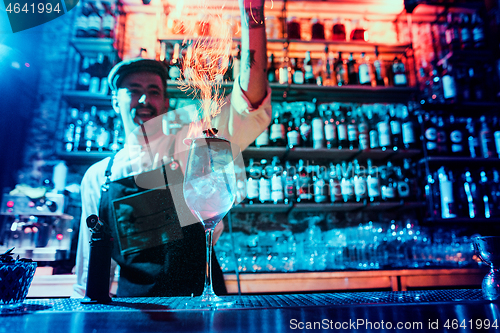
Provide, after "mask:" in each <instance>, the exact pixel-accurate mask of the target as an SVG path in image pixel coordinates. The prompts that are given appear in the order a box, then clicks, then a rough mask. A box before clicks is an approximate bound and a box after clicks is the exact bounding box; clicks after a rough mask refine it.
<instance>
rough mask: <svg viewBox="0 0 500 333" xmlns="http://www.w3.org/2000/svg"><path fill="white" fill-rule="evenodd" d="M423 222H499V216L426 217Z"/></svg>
mask: <svg viewBox="0 0 500 333" xmlns="http://www.w3.org/2000/svg"><path fill="white" fill-rule="evenodd" d="M424 223H425V224H438V225H450V224H490V223H491V224H499V223H500V217H493V218H489V219H487V218H474V219H471V218H467V217H456V218H451V219H441V218H427V219H424Z"/></svg>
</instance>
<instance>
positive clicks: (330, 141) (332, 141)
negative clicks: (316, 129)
mask: <svg viewBox="0 0 500 333" xmlns="http://www.w3.org/2000/svg"><path fill="white" fill-rule="evenodd" d="M325 116H326V117H325V124H324V128H325V145H326V148H328V149H332V148H337V147H338V138H337V126H336V124H335V120H334V119H333V112H332V110H331V109H330V107H328V108H327V110H326V112H325Z"/></svg>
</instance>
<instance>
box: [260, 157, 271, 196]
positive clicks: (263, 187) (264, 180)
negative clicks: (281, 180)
mask: <svg viewBox="0 0 500 333" xmlns="http://www.w3.org/2000/svg"><path fill="white" fill-rule="evenodd" d="M260 165H261V167H262V174H261V176H260V179H259V202H260V203H267V202H270V201H271V177H272V176H271V175H269V174H268V168H267V160H266V159H262V160H261V161H260Z"/></svg>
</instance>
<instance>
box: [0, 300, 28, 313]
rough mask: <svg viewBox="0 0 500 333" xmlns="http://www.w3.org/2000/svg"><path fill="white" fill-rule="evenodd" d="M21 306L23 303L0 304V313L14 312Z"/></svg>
mask: <svg viewBox="0 0 500 333" xmlns="http://www.w3.org/2000/svg"><path fill="white" fill-rule="evenodd" d="M22 306H23V302H17V303H7V304H6V303H0V312H3V311H9V310H16V309H18V308H20V307H22Z"/></svg>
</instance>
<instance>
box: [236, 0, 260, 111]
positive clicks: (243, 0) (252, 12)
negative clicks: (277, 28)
mask: <svg viewBox="0 0 500 333" xmlns="http://www.w3.org/2000/svg"><path fill="white" fill-rule="evenodd" d="M238 2H239V6H240V11H241V69H240V86H241V89H242V90H243V92H244V94H245V95H246V97H247V99H248V100H249V102H250V103H251V104H252V106H253V107H258V106H259V105H260V103H261V102H262V101H263V100H264V98H265V97H266V94H267V46H266V27H265V17H264V2H265V0H238Z"/></svg>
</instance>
